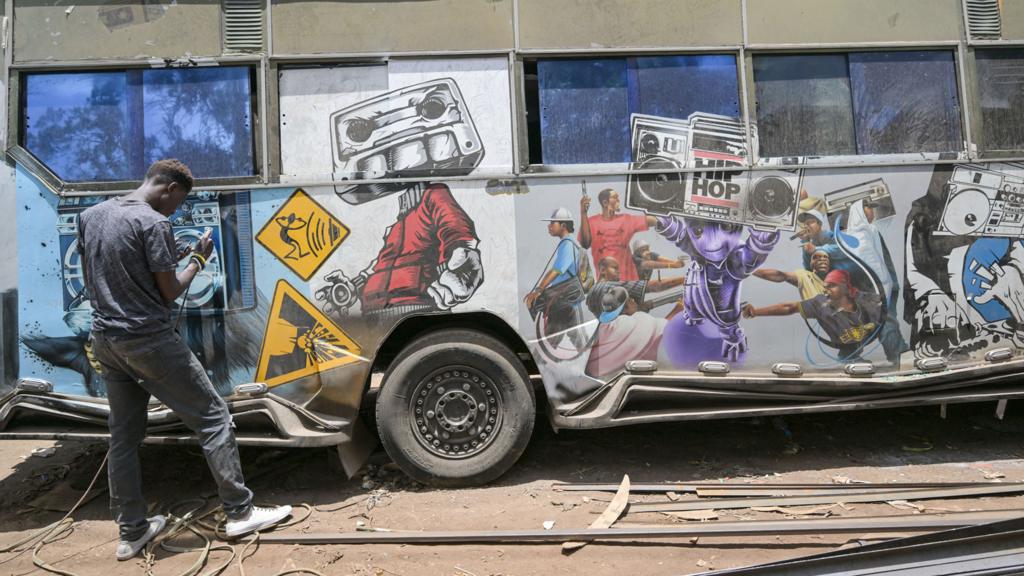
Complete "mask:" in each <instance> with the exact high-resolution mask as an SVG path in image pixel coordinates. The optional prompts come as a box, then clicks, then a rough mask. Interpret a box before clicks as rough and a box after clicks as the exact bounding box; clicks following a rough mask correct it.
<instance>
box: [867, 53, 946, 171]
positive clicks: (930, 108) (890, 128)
mask: <svg viewBox="0 0 1024 576" xmlns="http://www.w3.org/2000/svg"><path fill="white" fill-rule="evenodd" d="M849 59H850V85H851V86H852V87H853V113H854V125H855V126H856V127H857V152H858V153H859V154H896V153H912V152H948V151H951V150H959V149H961V148H962V147H963V143H962V137H961V135H960V105H959V99H958V97H957V89H956V88H957V86H956V68H955V66H954V64H953V53H952V52H936V51H928V52H862V53H859V54H850V56H849Z"/></svg>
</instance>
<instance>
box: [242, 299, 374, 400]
mask: <svg viewBox="0 0 1024 576" xmlns="http://www.w3.org/2000/svg"><path fill="white" fill-rule="evenodd" d="M360 352H362V350H361V349H360V348H359V345H358V344H356V342H355V340H353V339H352V338H350V337H349V335H348V334H345V332H344V331H343V330H342V329H341V328H339V327H338V326H337V325H336V324H335V323H334V322H331V321H330V320H329V319H328V318H327V317H326V316H324V314H323V312H321V311H320V310H317V308H316V306H314V305H313V303H312V302H310V301H309V300H307V299H306V298H305V297H303V296H302V294H300V293H299V291H298V290H296V289H295V288H294V287H293V286H291V285H290V284H288V283H287V282H285V281H284V280H278V282H277V288H276V289H275V290H274V302H273V303H272V304H271V305H270V318H269V319H268V320H267V330H266V333H265V334H264V336H263V346H261V348H260V362H259V365H258V366H257V367H256V381H257V382H266V383H267V386H271V387H273V386H277V385H279V384H284V383H286V382H291V381H293V380H297V379H299V378H302V377H304V376H309V375H311V374H316V373H317V372H323V371H326V370H330V369H332V368H337V367H339V366H344V365H346V364H351V363H353V362H358V361H360V360H366V359H365V358H363V357H362V356H360Z"/></svg>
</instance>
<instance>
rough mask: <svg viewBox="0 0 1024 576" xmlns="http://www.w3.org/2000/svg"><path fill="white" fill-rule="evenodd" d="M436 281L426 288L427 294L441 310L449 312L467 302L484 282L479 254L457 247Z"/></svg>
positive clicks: (440, 270)
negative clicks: (457, 305)
mask: <svg viewBox="0 0 1024 576" xmlns="http://www.w3.org/2000/svg"><path fill="white" fill-rule="evenodd" d="M438 272H439V276H438V278H437V280H435V281H433V282H431V283H430V286H428V287H427V294H429V295H430V297H431V298H433V299H434V303H435V304H436V305H437V307H438V308H440V309H441V310H450V309H451V308H452V307H453V306H455V305H456V304H462V303H463V302H466V301H467V300H469V299H470V298H471V297H472V296H473V294H474V293H475V292H476V289H477V288H479V287H480V284H481V283H483V281H484V268H483V265H482V264H481V262H480V252H479V251H477V250H476V249H474V248H467V247H464V246H459V247H458V248H456V249H455V250H454V251H452V256H451V258H449V259H448V261H447V262H445V263H444V264H442V265H441V266H440V267H439V269H438Z"/></svg>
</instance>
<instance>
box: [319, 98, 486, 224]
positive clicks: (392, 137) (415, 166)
mask: <svg viewBox="0 0 1024 576" xmlns="http://www.w3.org/2000/svg"><path fill="white" fill-rule="evenodd" d="M331 143H332V146H333V149H334V174H335V179H336V180H351V179H356V180H372V179H380V178H397V177H403V176H404V177H415V176H457V175H465V174H469V173H470V172H472V171H473V169H474V168H476V167H477V165H479V164H480V161H481V159H483V156H484V146H483V141H482V140H481V139H480V134H479V133H478V132H477V130H476V126H475V125H474V124H473V119H472V118H471V117H470V115H469V109H468V107H467V105H466V101H465V99H464V98H463V96H462V93H461V92H460V91H459V86H458V84H456V83H455V80H453V79H451V78H441V79H439V80H431V81H428V82H422V83H420V84H415V85H413V86H406V87H404V88H399V89H397V90H393V91H391V92H388V93H386V94H381V95H380V96H377V97H375V98H371V99H370V100H365V101H363V102H360V103H358V104H355V105H352V106H349V107H348V108H344V109H342V110H339V111H337V112H335V113H334V114H332V115H331ZM407 186H408V184H402V183H398V184H388V183H384V182H381V183H374V184H369V185H367V184H363V185H338V186H336V187H335V190H336V192H337V193H338V194H339V195H340V196H341V198H342V199H344V200H345V201H346V202H349V203H352V204H359V203H362V202H367V201H369V200H372V199H374V198H377V197H379V196H381V195H384V194H388V193H390V192H395V191H397V190H401V189H403V188H405V187H407Z"/></svg>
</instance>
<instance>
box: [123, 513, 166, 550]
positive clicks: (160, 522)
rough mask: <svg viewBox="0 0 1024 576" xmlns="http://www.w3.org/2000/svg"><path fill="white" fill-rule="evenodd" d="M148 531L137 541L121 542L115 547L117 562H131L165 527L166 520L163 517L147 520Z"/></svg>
mask: <svg viewBox="0 0 1024 576" xmlns="http://www.w3.org/2000/svg"><path fill="white" fill-rule="evenodd" d="M147 520H149V529H147V530H146V533H145V534H143V535H142V536H139V539H138V540H121V542H120V543H118V545H117V552H116V553H115V554H116V556H117V559H118V560H131V559H132V558H134V557H135V555H136V554H138V553H139V550H142V549H143V548H145V547H146V544H149V541H150V540H152V539H153V538H154V537H156V535H157V534H159V533H160V532H161V531H162V530H163V529H164V526H166V525H167V519H166V518H164V517H163V516H159V515H157V516H153V517H152V518H148V519H147Z"/></svg>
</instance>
